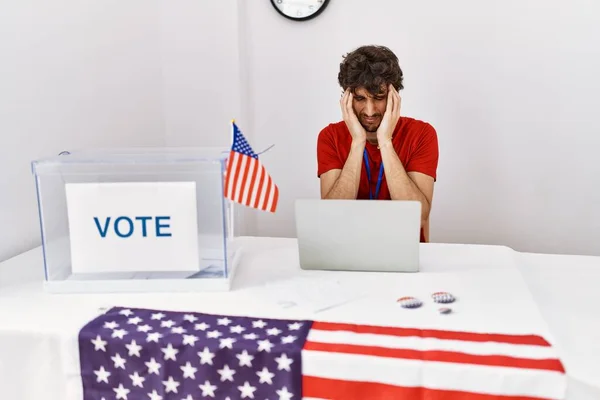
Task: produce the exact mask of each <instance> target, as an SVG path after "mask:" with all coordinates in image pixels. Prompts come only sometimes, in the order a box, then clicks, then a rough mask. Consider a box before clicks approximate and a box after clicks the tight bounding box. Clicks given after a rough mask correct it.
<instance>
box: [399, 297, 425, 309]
mask: <svg viewBox="0 0 600 400" xmlns="http://www.w3.org/2000/svg"><path fill="white" fill-rule="evenodd" d="M397 302H398V303H399V304H400V306H401V307H402V308H419V307H421V306H422V305H423V302H422V301H421V300H419V299H417V298H415V297H412V296H404V297H400V298H399V299H398V300H397Z"/></svg>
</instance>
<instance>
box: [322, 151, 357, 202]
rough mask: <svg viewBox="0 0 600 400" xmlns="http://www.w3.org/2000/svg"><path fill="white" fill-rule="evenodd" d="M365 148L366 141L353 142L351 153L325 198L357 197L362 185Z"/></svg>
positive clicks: (350, 198) (351, 198)
mask: <svg viewBox="0 0 600 400" xmlns="http://www.w3.org/2000/svg"><path fill="white" fill-rule="evenodd" d="M364 149H365V143H364V142H352V146H351V148H350V154H348V158H347V159H346V163H345V164H344V168H342V172H341V173H340V176H339V177H338V178H337V180H336V181H335V183H334V184H333V186H332V187H331V189H330V190H329V192H328V193H327V194H326V195H325V199H349V200H355V199H356V197H357V195H358V187H359V185H360V173H361V170H362V157H363V151H364Z"/></svg>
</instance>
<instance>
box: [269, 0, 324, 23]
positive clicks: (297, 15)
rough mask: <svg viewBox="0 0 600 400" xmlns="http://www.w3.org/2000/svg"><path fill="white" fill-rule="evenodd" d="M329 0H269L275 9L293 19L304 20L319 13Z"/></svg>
mask: <svg viewBox="0 0 600 400" xmlns="http://www.w3.org/2000/svg"><path fill="white" fill-rule="evenodd" d="M328 3H329V0H271V4H272V5H273V7H275V10H277V12H278V13H279V14H281V15H283V16H284V17H286V18H288V19H291V20H294V21H306V20H309V19H313V18H315V17H316V16H317V15H319V14H321V13H322V12H323V10H325V7H327V4H328Z"/></svg>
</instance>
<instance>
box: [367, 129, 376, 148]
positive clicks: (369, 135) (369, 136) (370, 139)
mask: <svg viewBox="0 0 600 400" xmlns="http://www.w3.org/2000/svg"><path fill="white" fill-rule="evenodd" d="M367 142H369V143H371V144H372V145H374V146H377V133H375V132H367Z"/></svg>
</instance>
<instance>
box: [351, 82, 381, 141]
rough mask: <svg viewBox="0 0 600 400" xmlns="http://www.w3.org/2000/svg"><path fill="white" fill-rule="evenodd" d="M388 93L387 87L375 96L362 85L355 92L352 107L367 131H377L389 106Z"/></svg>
mask: <svg viewBox="0 0 600 400" xmlns="http://www.w3.org/2000/svg"><path fill="white" fill-rule="evenodd" d="M387 94H388V89H387V88H385V87H384V88H382V90H381V91H380V92H379V94H377V95H375V96H374V95H372V94H371V93H369V92H368V91H367V90H366V89H365V88H362V87H359V88H357V89H356V91H355V92H354V96H353V97H354V99H353V101H352V107H353V108H354V112H355V113H356V116H357V117H358V120H359V121H360V124H361V125H362V126H363V128H365V130H366V131H367V132H372V133H373V132H377V128H379V124H380V123H381V118H382V117H383V114H384V113H385V107H386V106H387Z"/></svg>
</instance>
